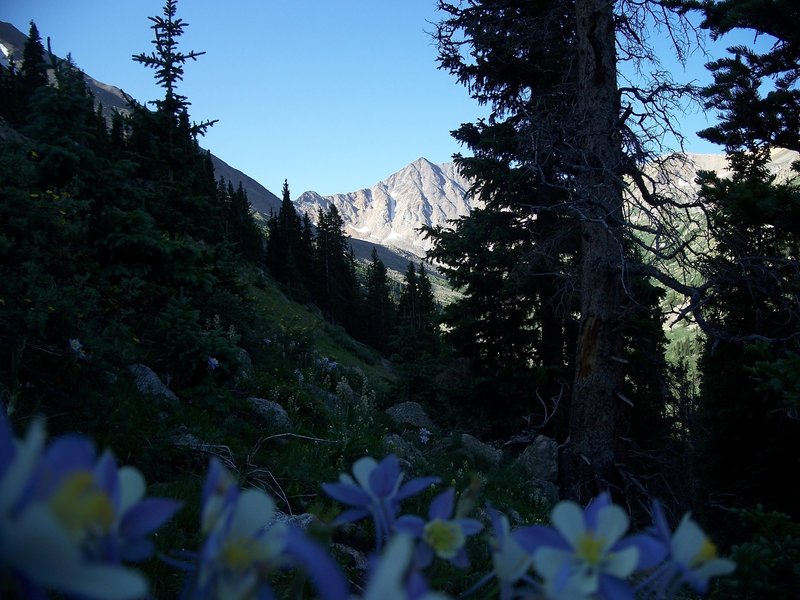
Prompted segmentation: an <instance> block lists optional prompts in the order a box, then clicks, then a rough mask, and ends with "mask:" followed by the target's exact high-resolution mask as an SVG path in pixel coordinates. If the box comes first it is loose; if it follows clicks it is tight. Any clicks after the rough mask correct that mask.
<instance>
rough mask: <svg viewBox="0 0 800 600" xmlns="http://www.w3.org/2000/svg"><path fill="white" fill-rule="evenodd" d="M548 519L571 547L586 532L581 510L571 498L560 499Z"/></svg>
mask: <svg viewBox="0 0 800 600" xmlns="http://www.w3.org/2000/svg"><path fill="white" fill-rule="evenodd" d="M550 521H551V522H552V523H553V527H555V528H556V530H557V531H558V532H559V533H560V534H561V535H563V536H564V538H565V539H566V540H567V542H569V545H570V546H572V547H575V545H576V544H577V543H578V540H580V539H581V538H582V537H583V535H584V533H585V532H586V525H585V523H584V521H583V510H581V507H580V506H578V505H577V504H576V503H575V502H572V501H571V500H562V501H561V502H559V503H558V504H556V507H555V508H554V509H553V512H552V513H551V515H550Z"/></svg>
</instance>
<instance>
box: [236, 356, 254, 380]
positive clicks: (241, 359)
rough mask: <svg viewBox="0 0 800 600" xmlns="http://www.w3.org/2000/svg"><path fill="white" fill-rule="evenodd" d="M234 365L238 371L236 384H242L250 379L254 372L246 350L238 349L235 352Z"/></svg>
mask: <svg viewBox="0 0 800 600" xmlns="http://www.w3.org/2000/svg"><path fill="white" fill-rule="evenodd" d="M236 363H237V364H238V365H239V370H238V371H237V373H236V382H237V383H243V382H245V381H247V380H248V379H250V378H251V377H252V376H253V373H254V372H255V371H254V370H253V361H252V360H251V358H250V355H249V354H248V353H247V350H245V349H244V348H239V349H237V351H236Z"/></svg>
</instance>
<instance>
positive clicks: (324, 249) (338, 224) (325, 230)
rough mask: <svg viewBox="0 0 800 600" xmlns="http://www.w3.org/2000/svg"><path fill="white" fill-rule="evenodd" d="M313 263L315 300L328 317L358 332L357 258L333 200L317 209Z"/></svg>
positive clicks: (358, 292)
mask: <svg viewBox="0 0 800 600" xmlns="http://www.w3.org/2000/svg"><path fill="white" fill-rule="evenodd" d="M314 267H315V268H314V272H315V288H314V299H315V302H316V304H317V305H318V306H319V307H320V308H321V309H322V312H323V314H324V315H325V316H326V317H327V318H328V319H330V320H331V321H333V322H334V323H339V324H341V325H343V326H344V327H345V329H348V330H350V331H351V332H355V331H356V329H357V326H358V325H359V324H360V320H359V318H358V315H359V311H360V290H359V288H358V281H357V279H356V272H355V259H354V257H353V254H352V252H351V251H350V244H349V242H348V241H347V236H346V235H345V233H344V221H343V220H342V217H341V215H340V214H339V211H338V209H337V208H336V206H334V205H333V204H331V205H330V207H329V208H328V212H323V211H322V209H319V212H318V216H317V237H316V239H315V241H314Z"/></svg>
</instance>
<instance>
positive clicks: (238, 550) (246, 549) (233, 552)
mask: <svg viewBox="0 0 800 600" xmlns="http://www.w3.org/2000/svg"><path fill="white" fill-rule="evenodd" d="M220 557H221V558H222V562H223V563H224V564H225V566H227V567H228V568H229V569H231V570H234V571H244V570H246V569H249V568H250V567H251V566H252V565H253V564H254V563H257V562H264V561H266V560H268V559H269V549H268V548H267V547H266V545H265V544H263V543H261V542H259V541H258V540H255V539H253V538H249V537H243V538H238V539H231V540H228V542H227V543H226V544H225V546H224V547H223V548H222V552H221V553H220Z"/></svg>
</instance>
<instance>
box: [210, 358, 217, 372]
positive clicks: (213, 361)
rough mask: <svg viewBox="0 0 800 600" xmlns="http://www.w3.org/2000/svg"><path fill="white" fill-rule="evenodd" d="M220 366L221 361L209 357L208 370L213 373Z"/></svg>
mask: <svg viewBox="0 0 800 600" xmlns="http://www.w3.org/2000/svg"><path fill="white" fill-rule="evenodd" d="M218 366H219V361H218V360H217V359H216V358H214V357H213V356H209V357H208V368H209V369H211V370H212V371H213V370H214V369H216V368H217V367H218Z"/></svg>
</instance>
